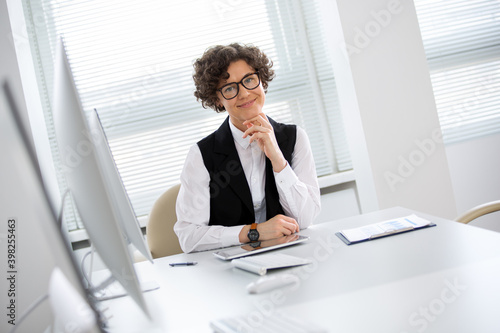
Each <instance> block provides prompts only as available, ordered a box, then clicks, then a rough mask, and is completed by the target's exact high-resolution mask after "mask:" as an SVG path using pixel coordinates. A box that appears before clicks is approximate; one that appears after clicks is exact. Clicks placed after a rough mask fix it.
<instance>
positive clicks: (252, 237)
mask: <svg viewBox="0 0 500 333" xmlns="http://www.w3.org/2000/svg"><path fill="white" fill-rule="evenodd" d="M248 239H250V241H252V242H255V241H256V240H257V239H259V232H258V231H257V230H255V229H250V231H249V232H248Z"/></svg>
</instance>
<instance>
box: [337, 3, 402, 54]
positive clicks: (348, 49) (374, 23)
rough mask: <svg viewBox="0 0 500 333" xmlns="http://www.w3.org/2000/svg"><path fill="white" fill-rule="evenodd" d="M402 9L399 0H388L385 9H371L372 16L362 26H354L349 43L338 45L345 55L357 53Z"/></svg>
mask: <svg viewBox="0 0 500 333" xmlns="http://www.w3.org/2000/svg"><path fill="white" fill-rule="evenodd" d="M402 11H403V7H402V6H401V2H400V1H399V0H390V1H389V2H388V3H387V7H386V9H380V10H371V11H370V17H371V18H372V19H371V20H369V21H368V22H366V23H365V25H364V27H363V28H360V27H358V26H356V27H354V28H353V30H354V37H353V39H352V42H351V43H347V42H346V43H345V45H342V44H341V45H340V48H341V49H342V51H343V52H344V55H345V56H346V57H349V56H351V55H353V54H359V53H361V51H362V50H363V49H365V48H367V47H368V46H369V45H370V44H371V42H372V41H373V40H374V39H375V38H377V37H378V36H379V35H380V34H381V33H382V31H383V29H385V28H387V27H388V26H389V24H390V23H391V22H392V19H393V16H394V15H398V14H400V13H401V12H402Z"/></svg>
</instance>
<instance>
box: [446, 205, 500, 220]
mask: <svg viewBox="0 0 500 333" xmlns="http://www.w3.org/2000/svg"><path fill="white" fill-rule="evenodd" d="M497 211H500V200H497V201H491V202H487V203H485V204H482V205H479V206H476V207H474V208H472V209H470V210H468V211H467V212H465V213H464V214H462V215H460V216H459V217H457V218H456V219H455V221H457V222H461V223H469V222H470V221H472V220H474V219H476V218H478V217H480V216H483V215H486V214H489V213H493V212H497Z"/></svg>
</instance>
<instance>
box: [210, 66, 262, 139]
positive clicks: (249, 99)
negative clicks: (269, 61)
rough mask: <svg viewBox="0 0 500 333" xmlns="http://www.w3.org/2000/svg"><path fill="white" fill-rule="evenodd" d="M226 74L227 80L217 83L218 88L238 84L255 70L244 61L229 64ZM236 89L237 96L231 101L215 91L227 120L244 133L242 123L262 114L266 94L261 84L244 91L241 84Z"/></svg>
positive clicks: (244, 127)
mask: <svg viewBox="0 0 500 333" xmlns="http://www.w3.org/2000/svg"><path fill="white" fill-rule="evenodd" d="M227 72H228V73H229V78H228V79H227V80H224V79H222V80H221V81H220V82H219V86H218V88H221V87H222V86H224V85H226V84H228V83H233V82H240V81H241V80H242V79H243V77H245V76H246V75H248V74H253V73H255V69H254V68H252V67H250V66H249V65H248V64H247V63H246V61H245V60H238V61H235V62H232V63H231V64H229V67H228V68H227ZM238 88H239V92H238V95H237V96H236V97H235V98H233V99H230V100H227V99H225V98H224V97H223V96H222V94H221V92H220V91H217V96H218V98H219V103H220V105H222V106H224V108H225V109H226V111H227V112H228V113H229V118H230V120H231V122H232V123H233V125H235V126H236V127H237V128H238V129H240V130H241V131H243V132H244V131H245V130H246V129H247V127H246V126H244V125H243V122H244V121H245V120H248V119H252V118H254V117H256V116H257V115H258V114H259V113H261V112H262V107H263V106H264V102H265V101H266V94H265V92H264V88H263V87H262V83H260V84H259V86H258V87H257V88H255V89H252V90H248V89H246V88H245V87H244V86H243V85H242V84H239V85H238Z"/></svg>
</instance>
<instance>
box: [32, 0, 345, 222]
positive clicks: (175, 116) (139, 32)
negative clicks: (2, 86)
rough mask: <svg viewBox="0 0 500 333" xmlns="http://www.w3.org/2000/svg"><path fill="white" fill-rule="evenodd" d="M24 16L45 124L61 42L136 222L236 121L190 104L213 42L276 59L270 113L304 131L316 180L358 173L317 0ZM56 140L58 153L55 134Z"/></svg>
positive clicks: (48, 8)
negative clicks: (225, 125)
mask: <svg viewBox="0 0 500 333" xmlns="http://www.w3.org/2000/svg"><path fill="white" fill-rule="evenodd" d="M24 7H25V12H26V17H27V21H29V22H31V25H29V27H28V28H29V37H30V43H31V45H32V48H33V49H34V50H35V51H34V59H35V66H36V67H37V68H38V69H39V75H38V81H39V85H40V89H41V90H42V95H43V96H44V101H43V104H44V110H45V113H46V118H47V123H48V124H49V125H48V126H49V127H51V125H50V124H52V120H51V116H50V114H51V110H50V105H51V102H50V99H51V96H52V70H53V65H52V64H53V54H54V53H55V45H56V41H57V38H58V36H59V35H64V38H65V42H66V48H67V53H68V58H69V61H70V63H71V66H72V70H73V75H74V77H75V81H76V85H77V89H78V91H79V94H80V97H81V100H82V104H83V108H84V110H85V111H86V112H90V111H91V110H93V109H94V108H95V109H97V111H98V113H99V115H100V118H101V120H102V122H103V126H104V129H105V132H106V135H107V137H108V140H109V144H110V148H111V151H112V153H113V156H114V158H115V161H116V164H117V167H118V169H119V172H120V175H121V177H122V180H123V182H124V185H125V188H126V191H127V193H128V195H129V197H130V199H131V202H132V205H133V207H134V210H135V212H136V215H138V216H140V215H146V214H148V213H149V210H150V208H151V206H152V204H153V203H154V201H155V200H156V199H157V198H158V197H159V196H160V195H161V193H163V192H164V191H165V190H166V189H167V188H168V187H170V186H171V185H173V184H175V183H177V182H178V181H179V174H180V172H181V169H182V166H183V163H184V159H185V156H186V153H187V151H188V149H189V147H190V146H191V145H193V144H195V143H196V142H197V141H198V140H200V139H201V138H203V137H204V136H206V135H208V134H210V133H211V132H213V131H214V130H215V129H217V128H218V126H219V125H220V124H221V122H222V121H223V119H224V118H225V117H226V116H227V114H225V113H223V114H217V113H215V111H213V110H210V109H203V108H202V107H201V105H200V104H199V103H198V102H196V100H195V98H194V96H193V91H194V84H193V81H192V71H193V69H192V63H193V61H194V60H195V59H196V58H198V57H200V56H201V55H202V53H203V52H204V51H205V49H206V48H208V47H209V46H212V45H216V44H228V43H231V42H242V43H247V44H253V45H256V46H258V47H259V48H261V49H262V50H263V51H264V52H265V53H266V54H267V55H268V56H269V58H270V59H272V60H273V62H274V69H275V71H276V78H275V79H274V80H273V81H272V82H271V83H270V85H269V89H268V94H267V97H266V106H265V112H266V113H267V114H268V115H270V116H271V117H273V118H274V119H275V120H278V121H281V122H285V123H296V124H298V125H300V126H301V127H303V128H304V129H305V130H306V132H307V133H308V135H309V138H310V141H311V145H312V151H313V155H314V158H315V161H316V167H317V173H318V176H323V175H329V174H332V173H335V172H338V171H342V170H348V169H350V168H351V164H350V156H349V154H348V149H347V144H346V143H345V138H344V132H343V127H342V122H341V118H340V112H339V109H338V103H336V100H337V98H336V88H335V82H334V78H333V72H332V69H331V68H332V66H331V65H330V63H329V59H328V57H327V56H326V54H325V51H324V50H323V45H324V38H325V35H324V33H323V30H322V24H321V21H320V20H319V17H320V16H319V15H318V4H317V1H305V0H304V1H299V0H293V1H278V0H275V1H264V0H255V1H251V2H243V1H204V0H203V1H202V0H184V1H159V0H147V1H140V2H139V1H132V0H128V1H123V0H120V1H118V0H108V1H105V2H104V1H98V0H79V1H63V0H59V1H35V0H24ZM49 135H50V136H51V138H50V140H51V143H52V144H53V146H54V150H55V151H56V150H57V147H56V144H55V139H54V137H53V136H54V132H53V129H52V128H49ZM55 155H57V153H55ZM56 164H58V161H56ZM59 168H60V166H59ZM61 184H62V185H61V188H63V189H64V186H65V185H64V181H63V180H62V179H61ZM67 211H69V212H70V213H71V211H72V209H67ZM72 219H73V220H76V217H73V218H72V217H68V216H67V215H66V220H72ZM78 227H79V226H78V224H75V225H73V227H72V228H78Z"/></svg>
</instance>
